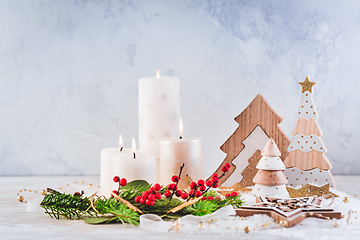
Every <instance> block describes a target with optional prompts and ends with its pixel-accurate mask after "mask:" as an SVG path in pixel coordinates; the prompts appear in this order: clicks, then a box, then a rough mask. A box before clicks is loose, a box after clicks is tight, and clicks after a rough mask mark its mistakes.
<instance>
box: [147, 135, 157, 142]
mask: <svg viewBox="0 0 360 240" xmlns="http://www.w3.org/2000/svg"><path fill="white" fill-rule="evenodd" d="M148 138H149V141H154V140H155V135H154V134H152V133H149V134H148Z"/></svg>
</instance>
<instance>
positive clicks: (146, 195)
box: [141, 191, 150, 199]
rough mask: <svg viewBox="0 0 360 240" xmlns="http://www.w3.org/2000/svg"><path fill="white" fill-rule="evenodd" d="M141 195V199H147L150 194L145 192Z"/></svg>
mask: <svg viewBox="0 0 360 240" xmlns="http://www.w3.org/2000/svg"><path fill="white" fill-rule="evenodd" d="M141 195H142V197H143V198H144V199H147V198H148V196H149V195H150V193H149V191H145V192H143V193H142V194H141Z"/></svg>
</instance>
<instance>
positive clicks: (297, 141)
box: [284, 77, 335, 187]
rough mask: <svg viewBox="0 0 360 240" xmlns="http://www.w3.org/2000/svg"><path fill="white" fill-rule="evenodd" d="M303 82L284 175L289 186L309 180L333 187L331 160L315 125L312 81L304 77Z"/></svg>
mask: <svg viewBox="0 0 360 240" xmlns="http://www.w3.org/2000/svg"><path fill="white" fill-rule="evenodd" d="M300 85H301V86H302V93H303V96H302V99H301V103H300V107H299V110H298V112H297V118H298V120H297V123H296V125H295V127H294V130H293V131H292V134H293V135H294V137H293V139H292V141H291V143H290V145H289V147H288V152H289V155H288V156H287V157H286V159H285V161H284V164H285V166H286V168H287V169H286V170H285V175H286V176H287V178H288V181H289V183H288V184H289V185H290V186H294V187H295V186H298V185H301V186H304V185H306V184H308V183H315V184H318V185H325V184H328V183H330V185H331V187H335V182H334V180H333V177H332V175H331V172H330V169H331V167H332V166H331V163H330V161H329V160H328V159H327V158H326V156H325V153H326V147H325V145H324V143H323V141H322V140H321V135H322V131H321V129H320V127H319V125H318V122H317V119H318V114H317V110H316V107H315V104H314V99H313V97H312V92H313V91H312V87H313V86H314V85H315V83H314V82H311V81H310V79H309V78H308V77H306V79H305V81H304V82H300Z"/></svg>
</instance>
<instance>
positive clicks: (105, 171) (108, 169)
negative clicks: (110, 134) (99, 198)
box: [100, 135, 131, 198]
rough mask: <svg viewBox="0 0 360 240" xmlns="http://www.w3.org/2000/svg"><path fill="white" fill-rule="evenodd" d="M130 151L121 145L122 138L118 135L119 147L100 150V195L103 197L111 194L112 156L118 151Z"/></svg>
mask: <svg viewBox="0 0 360 240" xmlns="http://www.w3.org/2000/svg"><path fill="white" fill-rule="evenodd" d="M120 150H121V152H131V149H130V148H124V147H123V140H122V137H121V135H120V137H119V147H118V148H105V149H102V150H101V154H100V155H101V160H100V195H104V196H105V197H107V198H108V197H110V196H111V191H112V190H114V188H113V177H114V176H113V175H112V170H113V165H112V162H113V156H114V155H115V154H118V153H119V152H120Z"/></svg>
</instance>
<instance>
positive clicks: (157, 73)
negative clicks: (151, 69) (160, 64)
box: [156, 69, 160, 78]
mask: <svg viewBox="0 0 360 240" xmlns="http://www.w3.org/2000/svg"><path fill="white" fill-rule="evenodd" d="M156 78H160V71H159V69H158V70H157V72H156Z"/></svg>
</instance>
